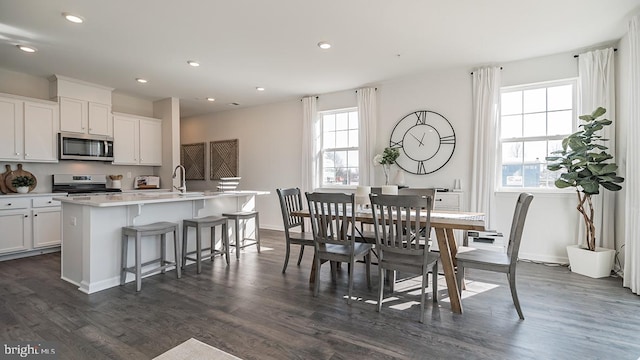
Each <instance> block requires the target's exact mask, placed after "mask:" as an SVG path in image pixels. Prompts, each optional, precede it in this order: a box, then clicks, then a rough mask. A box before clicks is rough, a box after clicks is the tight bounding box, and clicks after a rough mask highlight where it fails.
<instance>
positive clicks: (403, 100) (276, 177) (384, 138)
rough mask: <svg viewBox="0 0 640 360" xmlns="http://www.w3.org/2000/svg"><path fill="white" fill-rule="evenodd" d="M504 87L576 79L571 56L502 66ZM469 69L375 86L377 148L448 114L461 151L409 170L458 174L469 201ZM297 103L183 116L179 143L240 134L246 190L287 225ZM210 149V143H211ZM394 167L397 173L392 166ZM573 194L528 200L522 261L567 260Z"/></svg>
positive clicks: (334, 104) (440, 182) (422, 182)
mask: <svg viewBox="0 0 640 360" xmlns="http://www.w3.org/2000/svg"><path fill="white" fill-rule="evenodd" d="M501 65H502V66H503V68H504V69H503V73H502V77H503V84H504V85H505V86H506V85H514V84H522V83H532V82H541V81H548V80H554V79H566V78H571V77H576V76H577V61H576V60H575V59H574V58H573V53H563V54H557V55H553V56H547V57H541V58H535V59H529V60H524V61H518V62H512V63H505V64H501ZM470 71H471V69H467V68H451V69H445V70H438V71H430V72H425V73H423V74H416V75H413V76H411V77H406V78H402V79H396V80H393V81H386V82H383V83H380V84H377V89H378V90H377V94H378V106H379V116H378V131H377V138H376V146H375V150H376V152H380V151H382V149H384V147H386V146H388V145H389V135H390V133H391V130H392V129H393V126H394V125H395V124H396V122H397V121H399V120H400V119H401V118H402V117H403V116H404V115H406V114H408V113H410V112H413V111H415V110H432V111H436V112H438V113H440V114H442V115H443V116H445V117H446V118H447V119H448V120H449V121H450V122H451V124H452V125H453V127H454V129H455V132H456V149H455V152H454V155H453V157H452V159H451V160H450V162H449V163H448V164H447V165H446V166H445V167H443V168H442V169H441V170H439V171H437V172H436V173H434V174H429V175H422V176H419V175H412V174H405V180H406V183H407V185H409V186H413V187H427V186H434V187H444V188H451V187H452V186H453V179H461V182H462V189H463V191H464V192H465V204H468V203H469V193H468V191H469V184H470V183H471V161H472V160H471V159H472V157H471V155H472V149H473V144H472V139H473V121H472V108H471V76H470ZM354 90H355V89H351V90H346V91H342V92H337V93H332V94H321V95H319V97H318V110H327V109H334V108H345V107H351V106H356V97H355V91H354ZM301 119H302V105H301V102H300V101H297V100H296V101H292V102H285V103H280V104H272V105H266V106H259V107H255V108H251V109H241V110H231V111H227V112H223V113H215V114H209V115H203V116H198V117H193V118H187V119H182V124H181V143H183V144H186V143H195V142H202V141H213V140H224V139H234V138H238V139H240V176H242V182H241V187H242V188H244V189H260V190H270V191H271V192H272V194H271V195H269V196H264V197H261V198H259V199H258V210H259V211H261V226H262V227H264V228H275V229H281V228H282V219H281V215H280V210H279V205H278V201H277V197H276V195H275V189H276V188H279V187H295V186H299V185H300V181H301V180H300V179H301V176H300V162H301V150H300V149H301V140H300V134H301V131H302V126H301V123H300V121H301ZM207 148H208V147H207ZM207 171H208V165H207ZM394 171H395V170H394ZM375 176H376V177H375V184H374V185H376V184H377V185H380V184H381V183H382V182H383V181H384V176H383V174H382V170H377V171H376V173H375ZM215 185H216V183H215V182H212V181H190V182H189V183H188V187H189V188H190V189H212V188H214V187H215ZM517 195H518V194H517V193H499V194H497V195H496V203H497V208H498V211H497V214H498V220H497V224H498V230H501V231H503V232H508V230H509V227H510V225H511V218H512V216H513V209H514V206H515V202H516V199H517ZM575 201H576V200H575V194H572V193H569V194H544V193H536V194H535V199H534V201H533V203H532V205H531V208H530V213H529V217H528V219H527V224H526V226H525V232H524V236H523V243H522V247H521V255H522V257H523V258H528V259H532V260H539V261H550V262H567V259H566V250H565V246H566V245H568V244H573V243H574V241H575V240H574V234H575V232H576V229H577V226H578V217H577V215H576V211H575Z"/></svg>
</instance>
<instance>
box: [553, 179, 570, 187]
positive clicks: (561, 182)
mask: <svg viewBox="0 0 640 360" xmlns="http://www.w3.org/2000/svg"><path fill="white" fill-rule="evenodd" d="M554 184H555V185H556V187H557V188H558V189H564V188H568V187H570V186H574V185H573V183H568V182H566V181H564V180H562V179H557V180H556V181H555V183H554Z"/></svg>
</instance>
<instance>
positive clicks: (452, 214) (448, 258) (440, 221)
mask: <svg viewBox="0 0 640 360" xmlns="http://www.w3.org/2000/svg"><path fill="white" fill-rule="evenodd" d="M354 213H355V221H356V222H359V223H360V224H373V223H374V221H373V215H372V212H371V209H358V210H356V211H355V212H354ZM291 215H292V216H300V217H304V218H308V217H310V215H309V210H308V209H302V210H300V211H295V212H292V213H291ZM425 220H426V219H425ZM421 221H424V220H421ZM430 222H431V227H432V228H433V229H434V231H435V233H436V240H437V242H438V251H439V252H440V262H441V264H442V270H443V272H444V278H445V281H446V283H447V292H448V294H449V301H450V304H451V311H453V312H454V313H458V314H460V313H462V302H461V301H460V292H459V291H458V285H457V283H456V274H455V258H456V254H457V253H458V244H457V242H456V238H455V235H454V230H475V231H484V230H485V221H484V214H483V213H478V212H466V211H442V210H438V211H432V212H431V218H430Z"/></svg>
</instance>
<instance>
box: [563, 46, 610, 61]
mask: <svg viewBox="0 0 640 360" xmlns="http://www.w3.org/2000/svg"><path fill="white" fill-rule="evenodd" d="M613 51H614V52H616V51H618V49H616V48H613ZM579 57H580V54H578V55H573V58H574V59H576V58H579Z"/></svg>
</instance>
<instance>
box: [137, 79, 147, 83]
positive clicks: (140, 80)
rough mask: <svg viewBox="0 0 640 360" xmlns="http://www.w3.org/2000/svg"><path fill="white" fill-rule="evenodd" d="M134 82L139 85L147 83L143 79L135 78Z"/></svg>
mask: <svg viewBox="0 0 640 360" xmlns="http://www.w3.org/2000/svg"><path fill="white" fill-rule="evenodd" d="M136 81H137V82H139V83H141V84H146V83H147V80H146V79H143V78H136Z"/></svg>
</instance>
